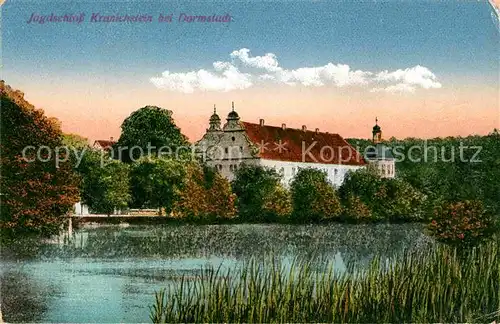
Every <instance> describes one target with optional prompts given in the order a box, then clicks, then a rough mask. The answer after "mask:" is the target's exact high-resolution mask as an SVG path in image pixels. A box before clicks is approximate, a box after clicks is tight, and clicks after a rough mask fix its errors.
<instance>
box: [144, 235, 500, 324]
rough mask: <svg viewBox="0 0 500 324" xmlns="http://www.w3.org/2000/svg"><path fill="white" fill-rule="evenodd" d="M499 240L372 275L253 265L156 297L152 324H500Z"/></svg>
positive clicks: (375, 268) (410, 258)
mask: <svg viewBox="0 0 500 324" xmlns="http://www.w3.org/2000/svg"><path fill="white" fill-rule="evenodd" d="M499 252H500V248H499V241H498V239H496V240H494V241H490V242H488V243H486V244H484V245H482V246H480V247H478V248H475V249H474V250H471V251H468V252H467V253H457V250H455V249H452V248H450V247H447V246H443V245H438V246H436V247H435V248H432V249H430V250H426V251H422V252H418V253H415V252H412V253H410V252H408V253H405V255H404V256H402V257H401V258H399V259H398V260H396V261H395V262H393V263H390V264H388V263H387V262H385V261H384V260H381V258H377V257H376V258H374V259H373V260H372V262H371V264H370V266H369V268H367V270H365V271H362V272H360V271H353V269H352V268H350V270H348V271H343V272H339V271H336V269H335V268H334V267H333V265H332V264H328V265H325V268H324V269H321V270H320V271H318V270H317V269H315V268H314V267H313V266H312V264H311V263H310V262H303V263H294V264H293V265H292V266H291V267H285V266H283V265H281V264H280V263H279V262H276V261H273V260H271V259H269V260H268V261H264V262H263V263H258V262H255V261H251V262H249V263H247V264H245V265H244V266H243V267H242V268H241V269H239V270H236V272H234V273H232V272H231V270H228V271H227V272H225V273H220V269H213V268H208V269H205V270H203V271H202V272H201V274H199V275H198V277H196V278H195V280H189V281H188V280H187V278H184V277H183V278H182V279H181V280H180V282H179V284H178V285H176V286H175V287H169V288H167V289H162V290H161V291H159V292H157V293H156V301H155V304H154V305H152V306H151V315H150V318H151V320H152V321H153V322H155V323H165V322H176V323H177V322H215V323H220V322H226V323H228V322H232V323H234V322H252V323H256V322H257V323H263V322H266V323H268V322H357V323H360V322H362V323H367V322H370V323H372V322H481V323H485V322H488V323H490V322H492V321H493V320H497V321H498V320H499V319H500V260H499Z"/></svg>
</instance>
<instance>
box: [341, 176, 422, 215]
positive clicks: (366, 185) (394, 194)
mask: <svg viewBox="0 0 500 324" xmlns="http://www.w3.org/2000/svg"><path fill="white" fill-rule="evenodd" d="M339 196H340V198H341V201H342V203H343V205H344V206H345V207H346V212H347V213H348V214H351V215H350V217H353V218H357V215H352V209H353V208H354V209H358V210H364V209H365V206H366V207H368V209H369V210H370V214H371V217H373V218H374V219H385V220H392V221H394V220H410V221H414V220H423V219H424V218H425V214H424V206H425V205H424V204H425V201H426V196H425V195H424V194H422V193H421V192H420V191H419V190H417V189H415V188H414V187H413V186H411V185H410V184H409V183H408V182H407V181H405V180H403V179H385V178H380V176H379V175H378V174H377V173H376V172H375V170H373V169H371V168H367V169H361V170H357V171H355V172H349V173H348V174H347V175H346V177H345V179H344V182H343V183H342V185H341V186H340V188H339ZM364 218H367V217H364Z"/></svg>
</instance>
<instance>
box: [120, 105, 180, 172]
mask: <svg viewBox="0 0 500 324" xmlns="http://www.w3.org/2000/svg"><path fill="white" fill-rule="evenodd" d="M121 127H122V133H121V135H120V138H119V139H118V142H117V143H115V145H114V146H113V152H114V157H115V158H119V159H121V160H122V161H124V162H131V161H135V160H137V159H139V158H140V157H141V151H140V150H139V148H140V149H142V151H143V152H144V154H147V153H148V147H151V149H150V150H151V153H152V154H156V155H157V156H159V155H162V154H169V153H172V154H175V152H176V150H177V149H178V148H179V147H181V146H186V145H188V141H187V138H186V136H184V135H183V134H182V133H181V131H180V129H179V127H177V126H176V124H175V122H174V120H173V118H172V111H170V110H167V109H163V108H160V107H155V106H146V107H143V108H141V109H139V110H136V111H134V112H133V113H132V114H131V115H130V116H129V117H127V119H125V121H124V122H123V123H122V126H121ZM133 147H136V148H137V149H132V148H133ZM161 148H164V149H162V150H161V151H160V149H161ZM120 151H121V153H120ZM181 152H182V153H183V154H187V153H186V152H185V150H182V151H181ZM142 156H145V155H142ZM170 157H174V155H171V156H170Z"/></svg>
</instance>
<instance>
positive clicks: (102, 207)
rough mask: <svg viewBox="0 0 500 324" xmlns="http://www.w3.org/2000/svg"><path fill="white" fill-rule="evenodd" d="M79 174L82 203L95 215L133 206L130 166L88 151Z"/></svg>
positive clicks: (99, 153) (79, 168)
mask: <svg viewBox="0 0 500 324" xmlns="http://www.w3.org/2000/svg"><path fill="white" fill-rule="evenodd" d="M77 171H78V172H79V173H80V174H81V177H82V187H81V197H82V202H83V203H84V204H86V205H88V206H89V208H90V209H91V210H92V211H93V212H97V213H105V214H108V215H109V214H112V213H113V211H114V210H115V209H123V208H126V207H127V206H128V203H129V202H130V199H131V196H130V187H129V180H130V177H129V166H128V165H127V164H124V163H123V162H120V161H117V160H112V159H109V157H107V156H105V155H102V154H101V152H98V151H93V150H88V151H86V152H85V154H84V155H83V158H82V162H81V164H80V165H79V166H78V168H77Z"/></svg>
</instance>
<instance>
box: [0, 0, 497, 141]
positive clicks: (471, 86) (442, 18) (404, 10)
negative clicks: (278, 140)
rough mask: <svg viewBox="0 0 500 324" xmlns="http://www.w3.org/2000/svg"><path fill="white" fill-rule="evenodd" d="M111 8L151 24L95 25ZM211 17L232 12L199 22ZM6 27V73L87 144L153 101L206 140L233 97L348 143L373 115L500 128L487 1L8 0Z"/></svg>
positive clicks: (449, 130) (420, 126) (250, 108)
mask: <svg viewBox="0 0 500 324" xmlns="http://www.w3.org/2000/svg"><path fill="white" fill-rule="evenodd" d="M51 14H53V15H54V16H57V17H62V16H64V15H70V16H75V19H77V18H78V17H81V15H82V14H83V15H84V17H83V20H82V21H81V22H77V21H74V22H65V21H60V22H57V21H52V22H51V21H47V20H48V19H47V17H46V16H50V15H51ZM110 15H115V16H120V17H124V16H125V15H129V16H137V15H139V16H143V17H145V18H144V21H141V22H139V21H135V22H133V21H121V22H109V21H108V22H106V21H100V22H99V21H98V20H99V19H101V20H106V19H107V18H106V16H110ZM160 15H162V16H165V17H171V22H169V21H166V22H159V21H158V19H159V17H160ZM213 15H215V16H216V17H218V18H217V19H218V20H221V18H223V17H226V18H227V17H230V19H224V20H229V21H216V22H202V21H197V19H198V20H199V19H200V18H194V16H208V17H213ZM38 16H44V17H45V20H44V23H43V24H42V23H40V22H41V19H40V18H39V17H38ZM99 17H101V18H99ZM61 19H62V18H61ZM1 23H2V30H1V33H2V39H1V41H2V53H1V54H2V55H1V56H2V65H3V68H2V72H1V73H2V76H1V78H2V79H3V80H5V81H6V83H7V84H9V85H11V86H12V87H13V88H16V89H19V90H21V91H23V92H24V93H25V98H26V99H27V100H28V101H30V102H31V103H32V104H34V105H35V106H36V107H39V108H42V109H44V111H45V112H46V114H47V115H49V116H53V117H57V118H58V119H59V120H60V121H61V122H62V127H63V130H64V131H65V132H68V133H77V134H80V135H82V136H85V137H88V138H89V140H91V141H92V140H95V139H108V138H109V137H114V138H118V137H119V134H120V125H121V123H122V122H123V120H124V119H125V118H126V117H127V116H128V115H130V113H131V112H133V111H134V110H137V109H139V108H141V107H144V106H146V105H156V106H160V107H162V108H166V109H170V110H172V111H173V116H174V119H175V121H176V123H177V125H179V126H180V127H181V130H182V132H183V133H184V134H186V135H187V136H188V137H189V138H190V139H191V140H193V141H194V140H198V139H199V138H201V136H202V135H203V133H204V132H205V129H206V128H207V127H208V118H209V116H210V115H211V113H212V110H213V105H214V104H215V105H216V107H217V110H218V113H219V114H220V115H221V117H222V118H223V119H224V118H225V117H226V115H227V113H228V112H229V111H230V109H231V102H232V101H234V103H235V109H236V111H237V112H238V113H239V115H240V116H241V118H242V120H245V121H248V122H258V121H259V119H260V118H262V119H265V122H266V124H270V125H281V124H282V123H285V124H287V126H288V127H296V128H300V127H301V126H302V125H307V127H308V128H309V129H315V128H319V129H320V130H322V131H329V132H333V133H339V134H340V135H341V136H343V137H359V138H369V137H370V136H371V127H372V126H373V124H374V120H375V117H377V118H378V120H379V124H380V126H381V127H382V130H383V133H384V137H387V138H388V137H392V136H394V137H398V138H405V137H423V138H431V137H438V136H440V137H443V136H457V135H461V136H466V135H469V134H487V133H489V132H491V131H492V130H493V129H494V128H500V103H499V101H500V94H499V86H500V84H499V78H500V74H499V73H500V72H499V71H500V70H499V59H500V42H499V41H500V27H499V24H498V19H496V20H495V18H494V16H493V15H492V7H491V5H490V4H489V3H488V1H486V0H485V1H461V0H460V1H459V0H453V1H451V0H450V1H439V2H438V1H421V0H415V1H408V0H404V1H396V0H392V1H379V0H376V1H306V0H300V1H261V0H256V1H241V0H239V1H217V0H216V1H162V2H158V1H113V2H111V1H110V2H106V1H97V0H95V1H63V0H59V1H47V0H44V1H41V0H39V1H33V0H31V1H26V0H25V1H20V0H7V2H6V3H4V4H3V6H2V12H1Z"/></svg>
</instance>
